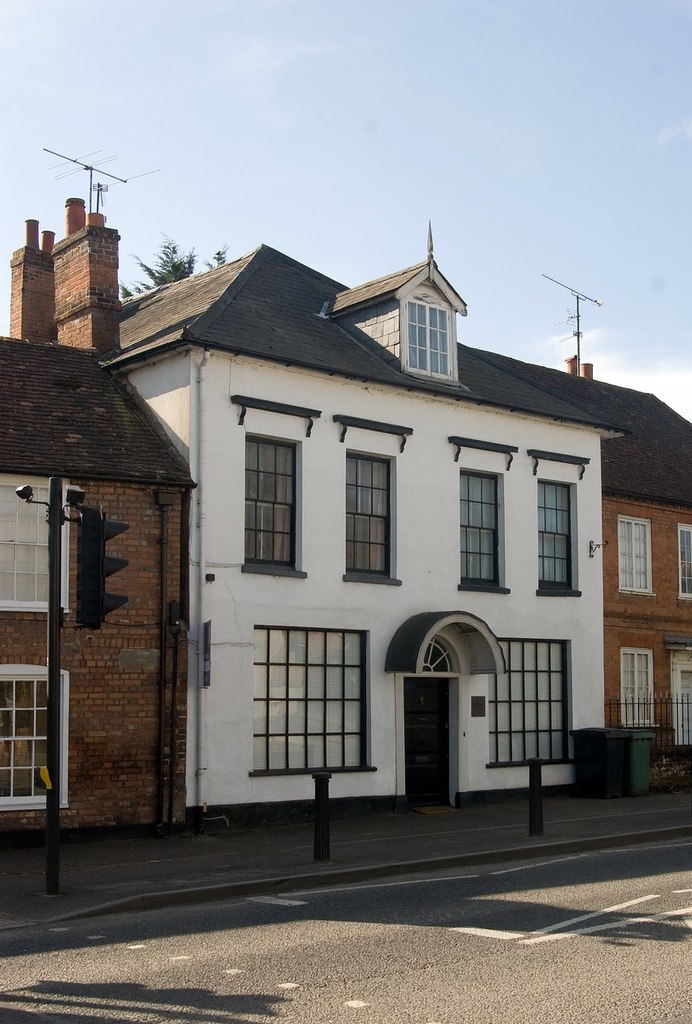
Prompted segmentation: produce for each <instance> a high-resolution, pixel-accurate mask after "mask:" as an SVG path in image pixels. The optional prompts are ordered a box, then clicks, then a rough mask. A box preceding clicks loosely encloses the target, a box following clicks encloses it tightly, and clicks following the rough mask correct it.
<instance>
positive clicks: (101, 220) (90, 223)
mask: <svg viewBox="0 0 692 1024" xmlns="http://www.w3.org/2000/svg"><path fill="white" fill-rule="evenodd" d="M86 222H87V227H90V228H105V226H106V218H105V217H104V216H103V214H102V213H87V215H86Z"/></svg>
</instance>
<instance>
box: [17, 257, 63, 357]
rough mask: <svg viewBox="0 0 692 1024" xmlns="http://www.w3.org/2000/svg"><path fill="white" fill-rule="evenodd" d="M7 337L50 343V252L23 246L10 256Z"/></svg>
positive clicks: (52, 286)
mask: <svg viewBox="0 0 692 1024" xmlns="http://www.w3.org/2000/svg"><path fill="white" fill-rule="evenodd" d="M10 266H11V268H12V298H11V302H10V336H11V337H12V338H31V339H32V341H53V340H55V337H56V331H55V324H54V319H55V283H54V277H53V256H52V254H51V253H50V252H44V251H42V250H40V249H34V248H32V247H31V246H25V247H24V248H23V249H18V250H17V251H16V252H15V253H13V255H12V262H11V264H10Z"/></svg>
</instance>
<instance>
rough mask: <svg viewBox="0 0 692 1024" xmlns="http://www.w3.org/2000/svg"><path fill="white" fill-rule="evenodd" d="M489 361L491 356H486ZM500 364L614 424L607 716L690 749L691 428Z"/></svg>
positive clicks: (591, 385) (603, 394) (578, 378)
mask: <svg viewBox="0 0 692 1024" xmlns="http://www.w3.org/2000/svg"><path fill="white" fill-rule="evenodd" d="M492 358H495V357H492ZM567 363H568V368H569V372H568V373H558V372H556V371H554V370H548V369H546V368H545V367H540V366H529V365H527V364H526V363H520V362H519V361H518V360H509V361H508V360H507V359H506V358H503V365H504V366H508V365H511V366H512V370H513V372H514V373H515V374H517V375H518V376H520V377H522V378H523V379H532V380H535V381H537V382H542V383H543V384H545V385H548V384H549V383H550V382H552V387H553V389H554V390H555V392H556V393H557V394H560V395H561V396H562V397H563V398H565V399H568V400H570V401H572V402H574V403H577V404H579V405H581V407H582V408H583V409H584V410H585V411H589V412H591V413H592V414H593V415H602V416H606V415H607V416H609V417H610V418H611V419H612V420H613V421H614V422H616V423H618V424H619V425H621V427H622V428H623V429H622V433H621V436H619V437H611V438H604V439H603V440H602V441H601V474H602V491H603V536H602V543H601V544H599V545H596V546H594V547H593V548H592V549H591V550H590V552H589V553H590V555H591V557H593V558H594V559H601V560H602V563H603V613H604V657H605V679H604V684H605V712H606V715H605V718H606V722H607V724H610V725H614V726H615V725H638V726H653V727H655V730H656V733H657V735H656V741H657V744H658V745H663V746H687V745H689V744H692V728H691V726H692V723H691V721H690V707H691V705H692V423H689V422H688V421H687V420H686V419H684V418H683V417H682V416H679V415H678V413H676V412H674V411H673V409H671V408H669V407H668V406H667V405H665V403H664V402H661V401H660V400H659V399H658V398H656V397H655V396H654V395H651V394H644V393H642V392H640V391H633V390H630V389H629V388H621V387H616V386H615V385H613V384H605V383H603V382H601V381H596V380H593V368H592V366H591V365H590V364H588V363H587V364H585V365H584V366H583V367H582V374H580V375H577V373H576V357H573V358H571V359H568V360H567Z"/></svg>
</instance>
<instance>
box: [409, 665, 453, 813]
mask: <svg viewBox="0 0 692 1024" xmlns="http://www.w3.org/2000/svg"><path fill="white" fill-rule="evenodd" d="M404 734H405V757H406V796H407V797H408V798H409V800H410V801H411V802H412V803H421V804H422V803H443V804H448V803H449V684H448V682H447V680H446V679H405V680H404Z"/></svg>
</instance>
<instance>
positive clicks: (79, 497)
mask: <svg viewBox="0 0 692 1024" xmlns="http://www.w3.org/2000/svg"><path fill="white" fill-rule="evenodd" d="M85 498H86V491H83V490H82V488H81V487H74V486H72V485H71V486H70V487H68V488H67V490H66V491H65V501H66V502H67V504H68V505H77V506H79V505H83V504H84V499H85Z"/></svg>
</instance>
